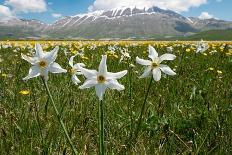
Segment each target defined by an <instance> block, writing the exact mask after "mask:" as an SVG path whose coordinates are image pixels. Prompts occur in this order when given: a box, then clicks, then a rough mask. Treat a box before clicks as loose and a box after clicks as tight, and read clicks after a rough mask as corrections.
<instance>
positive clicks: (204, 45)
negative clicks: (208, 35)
mask: <svg viewBox="0 0 232 155" xmlns="http://www.w3.org/2000/svg"><path fill="white" fill-rule="evenodd" d="M208 48H209V45H208V44H207V43H206V42H204V41H203V40H201V42H199V43H197V50H196V53H203V52H205V51H206V50H207V49H208Z"/></svg>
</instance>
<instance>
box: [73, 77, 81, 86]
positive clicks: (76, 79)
mask: <svg viewBox="0 0 232 155" xmlns="http://www.w3.org/2000/svg"><path fill="white" fill-rule="evenodd" d="M72 82H73V83H74V84H75V85H78V83H80V82H81V81H80V80H79V79H78V78H77V76H76V75H72Z"/></svg>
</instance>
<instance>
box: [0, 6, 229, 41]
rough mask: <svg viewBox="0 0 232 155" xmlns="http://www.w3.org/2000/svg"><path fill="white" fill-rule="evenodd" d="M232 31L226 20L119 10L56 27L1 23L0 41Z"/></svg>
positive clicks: (77, 17)
mask: <svg viewBox="0 0 232 155" xmlns="http://www.w3.org/2000/svg"><path fill="white" fill-rule="evenodd" d="M229 28H232V22H227V21H223V20H216V19H207V20H201V19H198V18H193V17H190V18H186V17H184V16H182V15H180V14H178V13H176V12H173V11H171V10H163V9H160V8H158V7H152V8H149V9H137V8H123V7H122V8H117V9H113V10H108V11H95V12H91V13H87V14H79V15H75V16H69V17H64V18H62V19H60V20H58V21H56V22H55V23H53V24H44V23H42V22H40V21H36V20H19V19H13V20H11V21H7V22H0V29H1V31H0V38H15V39H18V38H28V37H33V38H42V39H78V38H83V39H103V38H109V39H117V38H118V39H126V38H131V39H149V38H152V39H160V38H170V37H176V36H185V35H188V34H195V33H198V32H201V31H205V30H212V29H216V30H218V29H219V30H223V29H229Z"/></svg>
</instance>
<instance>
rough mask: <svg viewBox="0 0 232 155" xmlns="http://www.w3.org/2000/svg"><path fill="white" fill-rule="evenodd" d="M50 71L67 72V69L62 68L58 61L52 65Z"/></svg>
mask: <svg viewBox="0 0 232 155" xmlns="http://www.w3.org/2000/svg"><path fill="white" fill-rule="evenodd" d="M49 71H50V72H52V73H66V72H67V70H66V69H63V68H61V66H60V65H59V64H58V63H56V62H54V63H52V64H51V65H50V67H49Z"/></svg>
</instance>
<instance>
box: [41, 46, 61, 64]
mask: <svg viewBox="0 0 232 155" xmlns="http://www.w3.org/2000/svg"><path fill="white" fill-rule="evenodd" d="M58 51H59V47H58V46H56V47H55V48H54V49H53V50H52V51H51V52H47V53H46V54H45V56H44V58H45V59H46V60H47V62H48V63H49V64H50V63H52V62H54V61H55V60H56V57H57V53H58Z"/></svg>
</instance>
